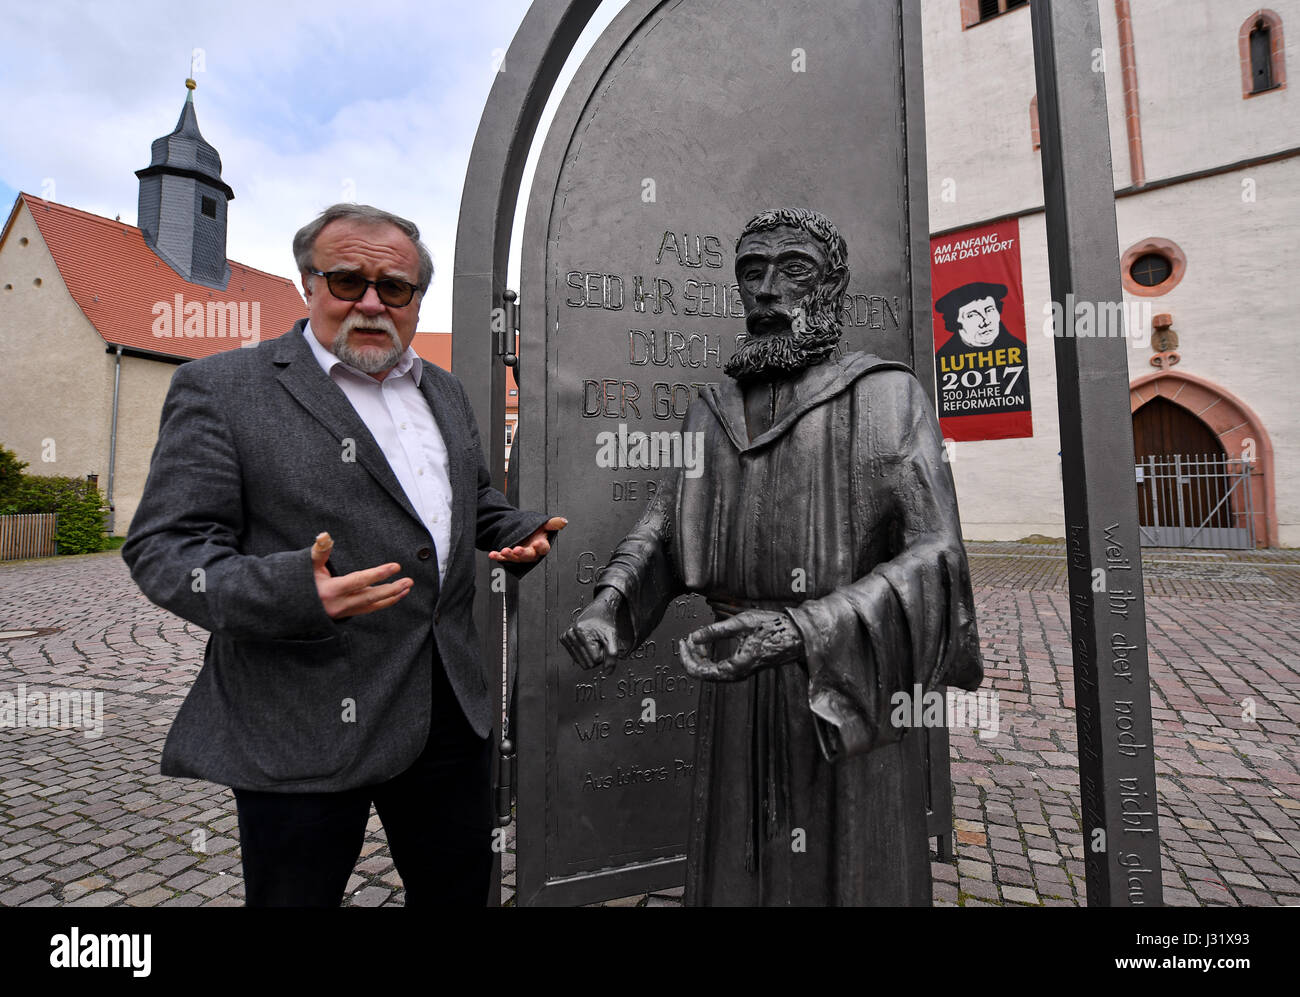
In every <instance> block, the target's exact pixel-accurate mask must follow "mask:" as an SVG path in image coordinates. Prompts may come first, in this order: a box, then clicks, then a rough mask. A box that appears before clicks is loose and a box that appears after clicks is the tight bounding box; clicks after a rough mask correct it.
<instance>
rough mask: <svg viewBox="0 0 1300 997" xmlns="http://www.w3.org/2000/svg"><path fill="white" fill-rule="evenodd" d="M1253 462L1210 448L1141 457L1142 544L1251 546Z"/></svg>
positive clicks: (1241, 547)
mask: <svg viewBox="0 0 1300 997" xmlns="http://www.w3.org/2000/svg"><path fill="white" fill-rule="evenodd" d="M1253 467H1254V465H1253V464H1252V463H1251V462H1250V461H1246V460H1242V459H1241V458H1239V457H1226V456H1222V455H1214V454H1199V455H1186V454H1172V455H1164V456H1148V457H1143V458H1141V460H1140V461H1139V462H1138V463H1137V465H1136V471H1137V485H1138V489H1137V496H1138V521H1139V523H1140V525H1141V538H1142V545H1143V546H1144V547H1212V548H1233V549H1251V548H1254V546H1255V523H1254V515H1253V510H1254V503H1253V502H1252V501H1251V494H1250V486H1251V482H1250V477H1251V470H1252V468H1253Z"/></svg>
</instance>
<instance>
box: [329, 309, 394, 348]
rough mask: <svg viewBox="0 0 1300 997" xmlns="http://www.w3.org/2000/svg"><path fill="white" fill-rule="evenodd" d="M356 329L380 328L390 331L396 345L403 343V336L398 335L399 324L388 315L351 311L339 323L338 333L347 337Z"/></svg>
mask: <svg viewBox="0 0 1300 997" xmlns="http://www.w3.org/2000/svg"><path fill="white" fill-rule="evenodd" d="M355 329H378V330H380V331H381V332H386V333H388V338H389V339H391V340H392V341H393V344H394V345H395V346H401V345H402V341H401V338H400V337H399V336H398V335H397V326H396V325H395V324H394V323H393V320H392V319H390V318H389V317H388V316H387V315H375V316H366V315H357V314H356V313H354V312H353V313H349V314H348V315H347V316H346V317H344V319H343V321H342V322H341V323H339V331H338V335H340V336H344V337H346V336H347V334H348V333H350V332H352V331H353V330H355Z"/></svg>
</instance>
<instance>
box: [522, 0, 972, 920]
mask: <svg viewBox="0 0 1300 997" xmlns="http://www.w3.org/2000/svg"><path fill="white" fill-rule="evenodd" d="M756 15H760V16H756ZM509 58H510V56H509V54H507V60H509ZM920 103H921V80H920V23H919V10H918V8H917V5H915V4H906V5H903V4H895V3H885V2H866V0H862V2H855V3H847V2H846V3H833V4H832V3H825V2H785V3H780V4H771V5H763V6H762V7H761V8H757V7H756V5H755V4H754V3H752V2H750V0H707V2H706V0H669V2H662V3H657V2H649V0H634V2H632V3H631V4H629V5H628V6H627V8H625V9H624V10H623V11H622V12H621V13H620V14H619V15H618V17H617V18H616V19H615V20H614V21H613V23H612V24H611V25H610V27H609V28H608V29H607V30H606V32H605V33H604V34H603V35H602V37H601V38H600V39H599V40H598V42H597V43H596V45H595V46H594V48H593V49H592V51H591V53H590V54H589V56H588V57H587V59H586V60H585V62H584V63H583V65H582V67H581V68H580V70H579V72H578V74H577V76H576V77H575V79H574V81H573V83H572V85H571V86H570V88H569V90H568V92H567V93H566V95H565V97H564V99H563V101H562V103H561V104H560V107H559V110H558V112H557V115H556V118H555V121H554V123H553V125H552V127H551V130H550V132H549V134H548V137H547V140H546V143H545V145H544V147H543V150H542V153H541V157H540V160H539V163H538V167H537V173H536V177H535V181H534V185H533V189H532V192H531V195H530V199H529V207H528V216H527V222H526V228H525V232H524V248H523V273H522V286H521V288H520V291H521V295H520V327H521V337H520V343H521V346H520V354H521V356H522V357H523V358H524V368H523V376H522V382H521V412H520V425H521V427H522V431H523V432H524V434H525V435H526V437H527V439H528V441H529V443H528V456H527V457H526V458H525V459H524V460H522V461H520V462H519V464H518V466H517V467H512V475H514V474H518V476H519V487H520V503H521V505H523V506H524V507H527V508H537V509H546V510H549V511H551V512H553V513H555V514H561V515H565V516H567V517H568V518H569V521H570V525H569V527H568V529H567V530H566V531H565V533H564V535H563V537H562V538H561V541H560V544H559V546H558V547H557V549H556V551H555V553H553V554H552V555H551V556H550V557H548V558H547V559H546V561H545V563H544V564H543V566H542V567H541V568H540V569H539V570H538V571H537V572H535V573H534V575H533V576H532V577H530V578H529V579H528V580H527V581H526V583H525V584H524V585H522V586H521V596H520V604H519V610H518V613H519V620H518V622H519V634H520V646H519V662H520V664H519V686H518V694H517V707H518V712H517V728H516V730H515V735H516V736H515V744H516V748H517V751H518V757H519V765H520V768H519V772H518V777H517V786H518V820H519V825H518V841H519V853H518V873H517V876H518V882H517V887H518V902H519V903H520V904H539V903H544V904H559V903H584V902H591V901H595V900H599V899H604V898H610V897H617V896H625V895H629V894H632V893H636V892H642V891H645V890H650V889H656V888H662V887H664V886H668V885H672V884H677V883H681V882H682V879H683V864H684V859H683V856H684V851H685V841H686V836H687V825H688V818H689V810H690V792H691V787H692V777H693V765H694V754H695V750H694V740H693V739H694V734H695V724H696V701H697V697H698V684H697V683H696V682H695V681H694V680H692V679H691V678H689V677H688V676H687V675H686V674H685V672H684V671H683V669H682V667H681V665H680V664H679V663H678V659H677V654H676V653H675V643H676V642H677V641H678V640H680V639H681V638H682V637H683V636H684V635H685V634H687V633H689V632H690V631H692V630H694V629H696V628H697V627H699V626H701V625H703V624H704V623H707V622H709V621H710V620H711V619H712V616H711V613H710V611H709V609H708V607H707V606H706V605H705V604H704V603H703V601H702V600H700V599H699V598H698V597H685V598H682V599H679V600H677V601H676V602H675V603H674V604H673V605H672V606H671V607H670V609H669V612H668V615H667V616H666V617H665V619H664V622H663V623H662V624H661V625H660V627H659V628H658V629H657V630H656V631H655V632H654V633H653V634H652V635H651V636H650V638H649V639H648V640H647V641H645V643H644V644H643V645H642V646H641V648H640V649H639V650H638V651H637V652H636V653H634V654H633V655H632V656H631V657H629V658H627V659H626V660H624V661H622V662H620V663H619V665H618V666H617V667H615V668H613V669H612V670H608V671H607V672H582V671H580V670H579V669H577V668H576V667H575V666H574V665H573V663H572V661H571V660H570V659H569V656H568V655H567V654H566V653H565V651H564V650H563V649H562V647H561V645H560V642H559V637H560V634H561V633H562V632H563V631H564V630H565V629H566V628H567V627H568V626H569V625H570V623H571V622H572V620H573V619H574V617H575V616H576V610H577V609H580V608H581V607H582V606H583V605H585V604H587V603H588V602H590V600H591V598H592V588H593V583H594V580H595V577H596V573H597V571H598V570H599V569H600V567H601V566H602V565H603V564H604V563H605V560H606V558H608V556H609V554H610V552H611V551H612V550H613V548H614V547H615V545H616V544H617V543H618V542H619V540H620V539H621V538H622V537H623V535H624V533H625V531H626V529H627V527H628V525H629V524H630V523H631V522H633V521H635V520H636V518H637V516H638V514H639V512H640V510H641V509H642V508H643V507H644V505H645V503H646V501H647V500H648V499H649V498H650V497H651V496H652V495H653V494H654V491H655V488H656V486H657V482H658V480H659V479H660V477H661V476H662V475H663V474H664V473H666V470H667V469H666V468H663V467H661V466H659V461H661V460H662V459H663V457H664V456H668V459H669V460H671V461H674V462H676V463H677V465H678V466H679V467H682V468H683V473H686V474H691V473H692V464H691V462H692V460H694V459H696V458H697V457H698V454H696V453H695V452H694V451H693V446H692V444H693V441H692V440H690V439H688V438H683V437H682V436H681V432H680V429H681V427H680V423H681V419H682V417H683V415H684V414H685V412H686V409H687V406H688V405H689V404H690V402H691V401H692V399H694V398H695V397H696V395H697V393H698V391H699V389H700V386H701V385H703V384H706V383H709V382H717V381H720V380H721V379H722V378H723V376H724V375H723V373H722V365H723V364H724V363H725V362H726V360H727V359H728V358H729V357H730V356H731V354H732V352H733V351H734V349H735V347H736V342H737V334H738V333H741V332H743V330H744V312H743V308H742V306H741V302H740V297H739V292H738V288H737V286H736V283H735V274H734V240H735V236H736V233H738V232H739V230H740V227H741V226H742V225H743V224H744V222H745V221H746V220H747V219H748V218H749V217H750V216H752V215H753V214H754V212H756V211H758V210H760V209H762V208H765V207H769V206H779V205H792V206H805V207H810V208H815V209H816V210H818V211H821V212H824V213H825V214H827V215H829V216H830V217H832V218H834V219H835V220H836V222H837V223H838V225H839V227H840V230H841V231H842V233H843V235H844V236H845V238H846V240H847V242H848V250H849V259H850V270H851V272H852V282H851V284H850V285H849V288H848V294H847V298H846V300H845V304H844V307H843V311H842V319H843V325H844V339H843V348H844V349H845V350H847V351H857V350H863V351H866V352H869V353H874V354H877V355H878V356H880V357H882V358H885V359H891V360H901V361H903V362H905V363H907V364H909V365H910V366H912V367H913V368H914V369H915V370H916V371H917V373H918V376H919V377H920V378H921V380H922V383H923V384H924V385H925V387H926V390H927V392H929V393H930V395H931V397H933V374H932V371H933V365H932V362H931V359H930V358H931V339H930V327H929V314H930V309H929V282H928V267H927V260H928V255H927V248H926V247H927V240H928V226H927V206H926V199H925V167H924V148H923V135H924V128H923V121H922V118H921V114H920ZM649 434H665V435H663V436H650V435H649ZM647 463H648V464H649V465H650V466H646V464H647ZM791 518H792V523H798V522H800V521H801V516H800V510H798V509H792V510H791ZM539 576H540V577H539ZM941 733H942V732H940V734H941ZM936 743H937V744H939V745H941V749H940V750H935V744H936ZM931 753H932V760H933V761H934V763H935V768H934V771H933V773H932V774H933V775H934V776H935V779H936V780H937V781H938V782H940V783H941V784H942V786H943V792H942V794H941V795H944V796H946V792H947V779H948V770H947V751H946V738H945V739H936V742H935V743H932V744H931ZM932 784H933V781H932ZM938 823H939V824H941V825H944V826H948V825H950V816H949V814H948V813H947V812H946V811H945V812H944V813H943V815H942V820H941V821H939V822H938Z"/></svg>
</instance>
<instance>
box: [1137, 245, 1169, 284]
mask: <svg viewBox="0 0 1300 997" xmlns="http://www.w3.org/2000/svg"><path fill="white" fill-rule="evenodd" d="M1173 270H1174V268H1173V264H1172V263H1170V262H1169V257H1167V256H1164V255H1162V254H1161V253H1143V254H1142V255H1141V256H1139V257H1138V258H1137V259H1136V260H1134V261H1133V265H1132V266H1131V267H1129V270H1128V272H1129V276H1131V277H1132V278H1133V280H1134V281H1136V282H1137V283H1139V284H1141V285H1142V286H1143V287H1155V286H1156V285H1157V284H1163V283H1164V282H1165V281H1167V280H1168V279H1169V275H1170V274H1171V273H1173Z"/></svg>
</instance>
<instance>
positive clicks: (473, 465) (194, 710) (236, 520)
mask: <svg viewBox="0 0 1300 997" xmlns="http://www.w3.org/2000/svg"><path fill="white" fill-rule="evenodd" d="M293 250H294V257H295V260H296V262H297V264H298V269H299V271H300V273H301V274H302V285H303V290H304V291H305V292H306V296H307V304H308V313H309V317H308V318H307V319H304V320H302V321H300V322H299V323H298V324H297V325H295V326H294V328H293V329H291V330H290V331H289V332H288V333H286V334H285V335H283V336H280V337H279V338H277V339H273V340H267V341H263V342H262V343H260V344H259V345H258V346H257V348H256V349H248V350H231V351H229V352H226V353H221V354H217V355H216V356H212V357H207V358H204V359H202V360H196V361H194V362H193V363H189V364H186V365H184V366H183V367H181V368H179V369H178V370H177V372H176V375H175V377H174V378H173V379H172V384H171V389H170V391H169V392H168V395H167V401H166V403H165V405H164V407H163V415H162V426H161V428H160V431H159V435H158V445H157V447H156V449H155V450H154V455H153V463H152V465H151V466H150V470H149V479H148V482H147V484H146V485H145V492H144V497H143V499H142V500H141V503H140V507H139V510H138V511H137V512H136V515H135V519H134V520H133V521H132V523H131V528H130V531H129V535H128V537H127V541H126V543H125V545H124V546H123V548H122V556H123V557H124V558H125V560H126V562H127V564H128V565H129V566H130V568H131V575H132V577H133V578H134V579H135V581H136V582H137V584H139V586H140V588H141V590H143V592H144V593H145V594H146V595H147V596H148V597H149V598H150V599H151V600H153V601H154V602H155V603H157V604H158V605H160V606H162V607H163V608H165V609H167V610H170V611H171V612H173V613H175V614H176V615H178V616H180V617H182V618H184V619H186V620H189V621H191V622H192V623H195V624H196V625H198V626H200V627H203V628H204V629H206V630H208V631H210V634H211V636H210V638H209V641H208V648H207V653H206V654H205V657H204V663H203V668H202V670H201V671H200V672H199V674H198V677H197V679H196V680H195V683H194V687H193V688H192V689H191V690H190V693H189V695H188V696H187V697H186V699H185V702H184V704H183V705H182V706H181V709H180V713H179V714H178V715H177V717H176V721H175V723H174V724H173V725H172V729H171V732H170V733H169V735H168V737H167V743H166V745H165V746H164V748H163V757H162V773H163V775H169V776H177V777H186V778H199V779H207V780H210V781H212V782H216V783H220V784H222V785H226V786H230V787H231V788H232V789H233V790H234V796H235V802H236V805H237V808H238V813H239V836H240V842H239V843H240V849H241V852H242V856H243V866H244V885H245V888H246V891H247V902H248V904H249V906H338V904H339V903H340V901H341V900H342V897H343V891H344V888H345V886H346V884H347V881H348V877H349V876H350V875H351V873H352V868H353V865H354V863H355V862H356V860H357V856H358V854H359V853H360V850H361V847H362V843H363V841H364V838H365V833H366V823H367V821H368V819H369V816H370V808H371V805H372V804H373V805H374V807H375V809H376V810H377V812H378V814H379V818H380V820H381V821H382V822H383V825H384V830H385V832H386V834H387V837H388V845H389V848H390V849H391V851H392V856H393V861H394V863H395V864H396V866H397V872H398V874H399V875H400V876H401V878H402V885H403V887H404V888H405V892H406V904H407V906H431V905H434V904H438V905H445V904H451V905H478V906H481V905H483V904H484V902H485V901H486V900H487V898H488V887H489V879H490V873H491V869H492V842H493V837H492V835H493V832H494V830H495V816H494V811H493V807H492V799H491V795H492V794H491V775H490V765H491V761H492V745H491V741H490V737H489V734H490V732H491V730H492V720H493V716H494V715H495V714H496V713H498V712H499V711H500V690H499V687H498V688H497V689H496V694H495V695H493V694H492V693H491V692H490V691H489V690H490V689H491V688H492V686H491V683H490V682H489V679H488V674H489V673H488V672H485V670H484V668H483V664H482V662H481V661H480V660H479V655H478V635H477V633H476V632H475V627H474V621H473V605H474V575H475V558H474V549H475V548H476V547H477V548H478V549H479V550H486V551H490V553H489V554H488V556H489V557H490V558H491V559H493V560H494V561H497V562H500V564H501V567H503V568H504V569H505V570H506V571H507V572H509V573H511V574H516V575H518V574H522V573H523V572H525V571H526V570H528V568H530V567H531V566H532V565H533V564H535V563H536V562H537V561H538V560H539V559H540V558H541V557H543V556H544V555H545V554H546V553H547V552H548V551H549V550H550V541H551V538H553V537H554V535H555V532H556V531H558V530H559V529H561V528H562V527H563V526H564V522H565V521H564V520H563V519H561V518H559V517H547V516H545V515H542V514H539V513H530V512H522V511H520V510H518V509H516V508H515V507H514V506H513V505H511V504H510V503H509V502H508V501H507V500H506V498H505V496H504V495H502V494H501V493H500V492H498V491H497V490H496V489H494V488H493V487H492V483H491V475H490V474H489V472H488V469H487V464H486V462H485V460H484V456H483V450H482V447H481V446H480V443H479V436H478V430H477V428H476V426H475V424H474V413H473V410H472V408H471V406H470V403H469V400H468V398H467V397H466V395H465V389H464V387H462V385H461V383H460V381H459V380H457V379H456V378H455V377H454V376H453V375H452V374H451V373H449V372H447V371H443V370H440V369H439V368H438V367H436V366H434V365H432V364H427V363H425V362H424V361H423V360H421V359H420V357H419V356H417V355H416V353H415V352H414V350H412V349H411V341H412V339H413V338H414V336H415V329H416V323H417V321H418V319H419V311H420V302H421V300H422V299H423V297H424V293H425V291H426V290H427V289H428V287H429V283H430V281H431V280H432V278H433V261H432V259H431V258H430V256H429V251H428V250H427V249H426V248H425V247H424V245H423V243H421V242H420V233H419V229H417V228H416V227H415V225H414V224H412V223H411V222H409V221H407V220H406V219H404V218H400V217H398V216H397V215H394V214H391V213H389V212H387V211H381V210H379V209H378V208H373V207H369V206H366V205H358V204H336V205H334V206H333V207H331V208H327V209H326V210H325V211H324V212H323V213H322V214H321V215H320V217H318V218H317V219H315V220H314V221H312V222H310V223H309V224H307V225H306V226H304V227H303V228H302V229H301V230H300V231H299V232H298V234H297V235H296V236H295V237H294V241H293ZM399 575H400V577H396V576H399ZM492 674H494V673H492Z"/></svg>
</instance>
